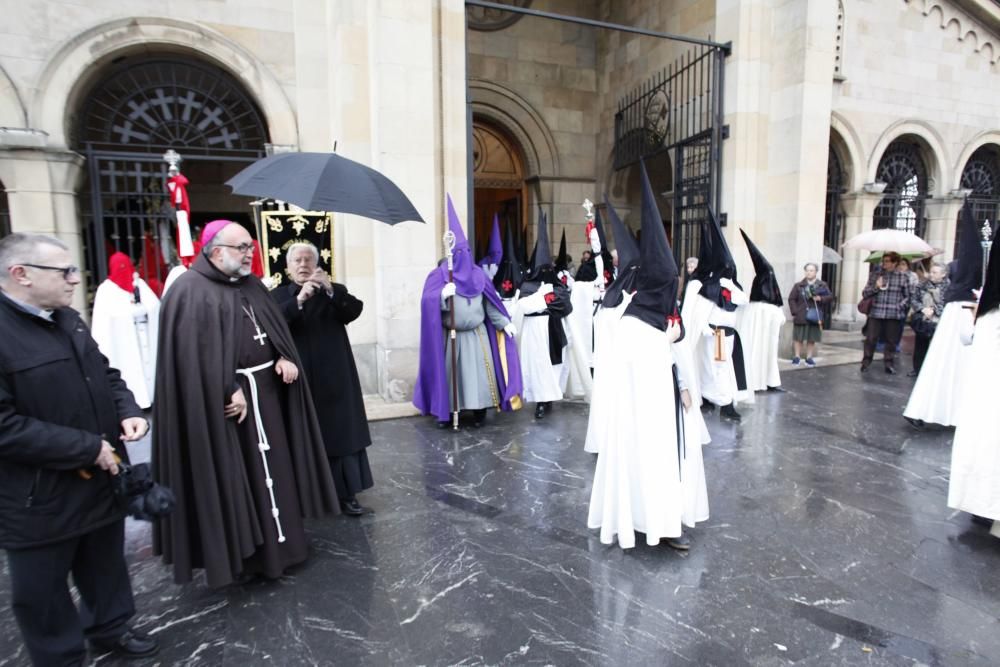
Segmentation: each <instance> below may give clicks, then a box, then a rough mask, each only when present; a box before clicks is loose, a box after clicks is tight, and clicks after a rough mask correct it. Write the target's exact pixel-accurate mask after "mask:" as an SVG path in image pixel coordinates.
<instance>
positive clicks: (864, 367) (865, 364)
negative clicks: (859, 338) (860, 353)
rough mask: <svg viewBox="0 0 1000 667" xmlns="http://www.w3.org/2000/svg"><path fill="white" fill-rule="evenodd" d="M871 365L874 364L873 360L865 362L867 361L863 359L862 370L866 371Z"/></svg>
mask: <svg viewBox="0 0 1000 667" xmlns="http://www.w3.org/2000/svg"><path fill="white" fill-rule="evenodd" d="M871 365H872V362H870V361H869V362H868V363H865V362H863V361H862V362H861V372H862V373H864V372H866V371H867V370H868V367H869V366H871Z"/></svg>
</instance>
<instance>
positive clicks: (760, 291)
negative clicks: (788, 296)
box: [740, 229, 785, 308]
mask: <svg viewBox="0 0 1000 667" xmlns="http://www.w3.org/2000/svg"><path fill="white" fill-rule="evenodd" d="M740 234H742V235H743V242H744V243H746V244H747V250H749V251H750V261H752V262H753V270H754V277H753V284H752V285H751V286H750V300H751V301H761V302H763V303H769V304H771V305H772V306H778V307H779V308H780V307H781V306H783V305H785V302H784V301H783V300H782V298H781V288H780V287H779V286H778V279H777V277H776V276H775V275H774V267H773V266H771V263H770V262H769V261H767V258H766V257H764V253H762V252H761V251H760V248H758V247H757V246H756V245H754V242H753V241H751V240H750V237H749V236H747V233H746V232H745V231H743V230H742V229H741V230H740Z"/></svg>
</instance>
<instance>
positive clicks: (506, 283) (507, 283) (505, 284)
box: [500, 280, 514, 292]
mask: <svg viewBox="0 0 1000 667" xmlns="http://www.w3.org/2000/svg"><path fill="white" fill-rule="evenodd" d="M500 286H501V287H503V291H504V292H509V291H511V290H512V289H514V283H512V282H511V281H509V280H505V281H503V283H501V285H500Z"/></svg>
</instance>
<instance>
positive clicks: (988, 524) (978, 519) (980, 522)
mask: <svg viewBox="0 0 1000 667" xmlns="http://www.w3.org/2000/svg"><path fill="white" fill-rule="evenodd" d="M972 523H974V524H976V525H977V526H983V527H985V528H992V527H993V519H987V518H986V517H984V516H979V515H978V514H973V515H972Z"/></svg>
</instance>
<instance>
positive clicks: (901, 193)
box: [872, 139, 929, 236]
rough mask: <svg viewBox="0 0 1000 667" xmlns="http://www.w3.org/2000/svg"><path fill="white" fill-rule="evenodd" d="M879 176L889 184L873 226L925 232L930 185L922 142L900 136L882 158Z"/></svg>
mask: <svg viewBox="0 0 1000 667" xmlns="http://www.w3.org/2000/svg"><path fill="white" fill-rule="evenodd" d="M876 178H877V180H878V181H880V182H883V183H885V184H886V188H885V191H884V193H883V195H882V200H881V201H880V202H879V203H878V206H877V207H876V208H875V215H874V217H873V219H872V227H873V228H874V229H900V230H903V231H907V232H913V233H914V234H916V235H917V236H923V235H924V226H925V221H924V201H925V200H926V199H927V195H928V191H929V186H928V180H927V167H926V165H925V164H924V159H923V157H922V156H921V154H920V145H919V144H917V143H916V142H915V141H913V140H910V139H897V140H896V141H894V142H892V143H891V144H890V145H889V148H887V149H886V151H885V154H883V155H882V159H881V161H879V165H878V171H877V175H876Z"/></svg>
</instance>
